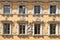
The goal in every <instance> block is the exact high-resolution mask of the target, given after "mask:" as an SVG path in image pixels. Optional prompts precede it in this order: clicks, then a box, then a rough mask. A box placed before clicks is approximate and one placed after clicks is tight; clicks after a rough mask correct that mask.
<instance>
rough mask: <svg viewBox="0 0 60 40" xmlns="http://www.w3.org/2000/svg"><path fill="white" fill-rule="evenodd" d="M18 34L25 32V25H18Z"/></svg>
mask: <svg viewBox="0 0 60 40" xmlns="http://www.w3.org/2000/svg"><path fill="white" fill-rule="evenodd" d="M19 34H25V25H23V24H21V25H19Z"/></svg>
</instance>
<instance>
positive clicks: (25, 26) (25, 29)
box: [25, 24, 27, 35]
mask: <svg viewBox="0 0 60 40" xmlns="http://www.w3.org/2000/svg"><path fill="white" fill-rule="evenodd" d="M25 34H26V35H27V24H25Z"/></svg>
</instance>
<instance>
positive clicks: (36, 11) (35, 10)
mask: <svg viewBox="0 0 60 40" xmlns="http://www.w3.org/2000/svg"><path fill="white" fill-rule="evenodd" d="M34 13H35V14H36V13H40V6H34Z"/></svg>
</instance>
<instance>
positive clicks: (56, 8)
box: [56, 5, 58, 14]
mask: <svg viewBox="0 0 60 40" xmlns="http://www.w3.org/2000/svg"><path fill="white" fill-rule="evenodd" d="M56 14H58V5H56Z"/></svg>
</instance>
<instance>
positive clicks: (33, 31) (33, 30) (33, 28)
mask: <svg viewBox="0 0 60 40" xmlns="http://www.w3.org/2000/svg"><path fill="white" fill-rule="evenodd" d="M33 35H34V24H33Z"/></svg>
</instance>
